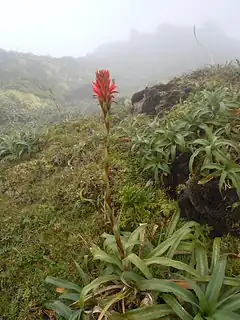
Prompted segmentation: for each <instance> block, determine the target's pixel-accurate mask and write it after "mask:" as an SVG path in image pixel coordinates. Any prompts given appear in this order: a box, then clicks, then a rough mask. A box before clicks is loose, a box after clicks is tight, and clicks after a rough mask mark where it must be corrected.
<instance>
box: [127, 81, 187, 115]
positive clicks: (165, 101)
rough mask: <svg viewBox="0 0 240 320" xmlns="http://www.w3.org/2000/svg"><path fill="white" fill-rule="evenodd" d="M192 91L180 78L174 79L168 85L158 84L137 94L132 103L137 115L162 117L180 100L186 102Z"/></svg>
mask: <svg viewBox="0 0 240 320" xmlns="http://www.w3.org/2000/svg"><path fill="white" fill-rule="evenodd" d="M191 90H192V89H191V88H189V87H188V86H186V85H185V84H184V83H183V82H182V81H180V78H174V79H173V80H171V81H169V82H168V83H166V84H157V85H154V86H152V87H146V88H145V89H143V90H141V91H138V92H135V93H134V94H133V96H132V98H131V101H132V105H133V108H134V111H135V112H136V113H145V114H147V115H158V116H160V117H162V116H164V113H165V112H166V111H169V110H170V109H171V108H172V107H173V106H174V105H175V104H177V103H178V102H179V101H180V100H181V101H184V100H185V99H186V98H187V97H188V94H189V92H190V91H191Z"/></svg>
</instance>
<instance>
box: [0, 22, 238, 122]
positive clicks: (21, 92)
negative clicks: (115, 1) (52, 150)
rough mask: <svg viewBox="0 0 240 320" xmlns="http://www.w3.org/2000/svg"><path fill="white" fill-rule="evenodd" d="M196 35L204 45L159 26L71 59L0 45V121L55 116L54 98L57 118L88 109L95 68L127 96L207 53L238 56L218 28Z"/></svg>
mask: <svg viewBox="0 0 240 320" xmlns="http://www.w3.org/2000/svg"><path fill="white" fill-rule="evenodd" d="M197 35H198V38H199V40H200V42H201V43H202V44H203V46H204V48H205V49H203V48H202V47H201V46H199V45H198V43H197V41H196V40H195V38H194V35H193V29H192V27H176V26H170V25H160V26H159V28H158V29H157V30H156V31H155V32H153V33H149V34H141V33H136V34H133V35H131V37H130V39H129V40H128V41H124V42H115V43H109V44H104V45H102V46H100V47H99V48H97V49H96V50H95V51H94V52H92V53H91V54H88V55H87V56H85V57H79V58H76V59H75V58H72V57H63V58H54V57H50V56H36V55H33V54H27V53H19V52H6V51H4V50H0V121H1V123H9V120H11V121H14V123H17V122H21V121H23V120H22V119H25V122H29V121H32V122H34V121H35V122H36V121H37V120H36V119H38V122H46V118H48V122H51V121H55V120H56V118H58V116H59V115H58V113H59V111H58V110H56V103H57V104H58V105H59V108H60V109H61V117H62V118H66V117H69V116H70V117H72V116H73V117H74V116H76V115H80V114H83V113H85V114H86V113H87V114H89V113H92V112H93V111H95V110H96V109H95V108H94V104H93V103H92V101H91V81H92V79H93V77H94V73H95V70H96V69H98V68H108V69H109V70H111V72H112V75H113V77H114V78H115V79H116V81H117V82H118V85H119V87H120V91H121V94H122V95H130V94H132V93H133V92H134V91H135V90H137V89H139V88H141V87H144V86H146V84H153V83H155V82H156V81H166V80H169V79H170V78H171V77H173V76H175V75H176V74H179V73H182V72H188V71H190V70H193V69H196V68H199V67H203V66H204V65H206V64H209V63H212V61H211V59H210V58H211V57H213V59H214V62H215V63H216V64H217V63H223V62H225V61H226V60H228V61H229V60H232V59H235V58H238V57H239V53H240V43H239V41H237V40H235V39H231V38H229V37H228V36H227V35H226V34H224V32H223V31H222V30H218V29H216V30H215V29H212V28H210V29H209V28H208V27H206V28H203V29H199V30H197ZM53 99H55V102H54V101H53ZM39 106H40V107H41V108H39ZM36 109H38V110H36ZM47 114H48V117H46V115H47ZM49 118H50V120H49Z"/></svg>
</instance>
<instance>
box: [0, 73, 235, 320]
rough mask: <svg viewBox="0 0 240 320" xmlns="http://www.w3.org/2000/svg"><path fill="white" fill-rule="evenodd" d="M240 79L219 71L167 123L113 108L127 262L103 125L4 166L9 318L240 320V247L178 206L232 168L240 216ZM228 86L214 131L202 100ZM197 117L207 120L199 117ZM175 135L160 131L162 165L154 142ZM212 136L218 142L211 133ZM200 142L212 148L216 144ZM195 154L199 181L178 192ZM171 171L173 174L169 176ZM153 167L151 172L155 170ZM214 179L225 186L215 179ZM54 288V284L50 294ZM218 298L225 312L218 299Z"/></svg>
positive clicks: (81, 125)
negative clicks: (180, 173)
mask: <svg viewBox="0 0 240 320" xmlns="http://www.w3.org/2000/svg"><path fill="white" fill-rule="evenodd" d="M230 69H231V68H230V67H223V68H222V69H217V70H215V71H214V70H212V71H211V72H212V75H211V77H212V78H211V77H210V75H209V74H208V75H207V77H206V78H205V81H208V82H209V83H210V84H211V83H213V82H214V79H213V78H216V79H217V83H216V84H215V86H213V88H212V87H211V86H210V84H209V85H207V84H206V83H204V85H203V84H202V86H203V87H201V89H199V91H197V90H196V92H195V94H194V95H192V96H190V97H189V98H188V99H187V100H186V101H185V102H184V103H183V104H181V103H180V104H179V105H177V106H175V108H174V109H173V110H172V111H171V112H170V113H169V114H168V115H166V116H165V118H164V119H158V118H155V119H153V118H149V117H146V116H144V115H132V114H128V113H127V112H125V111H124V110H123V109H122V107H120V106H113V113H112V115H111V123H112V129H111V135H110V136H109V143H110V152H109V155H108V160H109V178H110V181H109V182H110V185H111V199H112V203H113V204H114V209H115V211H114V212H115V215H116V214H117V217H119V220H120V221H118V219H116V222H117V223H118V230H119V231H120V230H121V232H120V241H121V242H122V246H123V251H124V258H123V257H121V255H120V252H119V247H118V246H117V245H116V240H115V239H116V237H114V232H116V230H114V232H113V230H112V227H111V223H108V221H109V220H108V217H109V214H108V212H106V209H107V206H106V198H105V196H106V194H105V192H104V191H105V186H106V185H105V183H106V182H105V178H104V174H103V168H104V166H105V165H106V160H107V159H106V158H104V157H103V154H104V151H105V143H106V135H105V129H104V126H103V123H102V118H99V117H98V116H94V117H89V118H82V119H79V120H76V121H72V122H65V123H63V124H61V125H58V126H52V127H49V128H48V131H47V132H45V133H44V134H43V135H41V143H40V144H39V146H40V147H39V148H38V149H37V150H36V151H35V152H34V153H31V154H30V155H28V156H27V157H25V156H23V157H21V156H20V157H16V158H14V157H13V158H11V157H10V158H6V159H5V160H4V161H1V166H0V188H1V201H0V207H1V217H0V219H1V230H0V237H1V253H0V257H1V260H0V261H1V262H0V268H1V275H0V290H1V295H0V297H1V298H0V311H1V312H0V315H1V317H3V318H4V317H5V318H6V319H39V318H41V317H45V319H49V318H51V317H52V318H53V319H54V318H56V317H58V318H59V319H61V317H63V319H64V317H65V318H66V319H68V318H70V319H71V317H72V318H73V319H74V318H76V319H78V318H80V317H82V318H84V317H85V318H91V317H92V318H93V319H98V318H99V317H100V319H101V317H102V319H108V318H109V319H111V318H113V319H122V318H124V317H125V318H126V319H146V318H149V319H151V317H152V319H158V318H160V317H162V316H164V317H167V319H174V318H176V319H178V318H180V319H185V318H186V319H193V318H194V317H196V318H197V317H198V318H199V319H201V317H202V318H203V319H204V317H205V318H206V317H212V318H214V317H215V316H216V315H214V313H216V314H217V316H218V312H219V310H221V312H222V310H223V312H224V315H225V316H226V312H228V316H232V317H234V316H236V314H237V316H239V314H238V313H239V309H236V307H235V305H237V303H238V299H239V296H238V295H239V282H238V281H239V280H238V278H237V276H238V275H239V270H240V266H239V241H238V238H234V237H233V236H230V235H227V236H224V237H223V238H222V240H221V247H220V240H219V238H217V239H216V240H214V241H213V240H211V239H209V237H208V234H209V233H208V230H207V229H206V227H205V226H200V225H199V224H198V223H197V222H184V221H182V220H180V214H181V215H182V208H181V206H180V208H179V206H178V202H179V193H180V195H181V194H182V192H183V191H185V192H186V190H187V189H188V184H190V183H193V182H192V181H195V180H197V182H198V181H201V183H203V184H198V185H197V186H200V187H202V186H204V187H205V186H206V184H207V183H209V181H208V182H206V181H207V180H208V179H211V180H210V182H211V181H212V179H213V180H214V179H216V178H215V176H216V175H217V176H219V177H221V175H222V172H223V171H227V170H229V169H228V167H227V159H228V160H229V161H231V168H230V171H229V173H230V175H229V173H228V174H227V175H226V176H225V173H224V175H223V177H224V176H225V179H222V181H223V183H222V185H221V184H220V183H219V181H220V180H217V179H216V182H217V187H216V188H217V190H218V191H219V193H220V191H221V193H220V195H221V197H223V199H225V200H224V201H225V202H227V201H226V198H224V197H225V196H226V193H225V192H227V193H228V192H229V191H231V192H232V191H233V192H234V197H233V198H234V202H233V203H232V204H234V205H233V208H231V212H232V213H234V210H235V213H236V210H237V202H238V195H237V191H238V189H237V187H236V186H237V185H236V184H234V182H233V181H234V176H236V175H237V174H238V171H237V170H235V169H234V168H236V169H238V160H237V157H238V148H239V140H238V137H239V117H238V107H237V106H239V104H238V102H239V100H238V98H237V90H236V87H235V86H234V83H233V81H231V82H232V83H233V85H232V87H231V86H230V85H229V84H228V82H227V81H228V80H226V79H229V78H230V75H231V76H232V75H233V74H234V75H236V73H235V71H234V72H232V71H231V70H230ZM226 74H228V75H227V76H226ZM221 75H222V77H221ZM225 80H226V81H225ZM224 81H225V82H224ZM219 82H220V83H219ZM223 84H225V85H224V86H225V87H228V90H225V91H226V92H227V93H226V92H225V91H224V92H225V93H224V94H225V95H226V96H224V98H221V99H225V100H226V101H225V104H226V105H227V110H225V111H223V114H222V116H221V119H219V117H220V116H219V115H218V113H217V112H215V113H216V115H217V116H214V117H213V118H212V119H211V118H210V117H209V113H208V117H207V120H206V123H205V121H204V126H203V127H202V124H203V120H202V119H199V118H198V116H197V115H196V114H195V113H194V112H192V111H191V112H189V111H188V110H192V109H191V108H193V109H194V106H195V105H196V104H197V103H198V101H200V97H201V99H203V93H201V92H202V91H204V90H205V91H211V90H213V91H214V95H216V94H218V93H216V92H215V91H216V90H217V88H218V87H219V86H220V85H223ZM209 86H210V87H209ZM214 88H215V89H214ZM220 92H222V89H221V90H220ZM234 92H235V93H234ZM205 95H206V92H205V93H204V97H205ZM204 99H205V98H204ZM213 100H214V99H213ZM213 100H211V102H209V103H206V101H205V100H204V103H203V102H202V104H203V105H206V109H207V111H208V110H210V109H211V110H212V109H213V108H210V105H212V104H213V102H212V101H213ZM199 109H202V108H199ZM214 110H215V109H214ZM195 111H196V113H197V114H198V113H200V114H201V113H204V112H206V110H203V111H197V108H196V110H195ZM211 112H213V111H211ZM224 112H226V114H228V115H227V117H225V116H224ZM215 113H214V114H215ZM183 115H184V116H185V117H186V118H184V117H183ZM190 117H195V120H193V119H192V120H191V119H189V118H190ZM202 117H203V115H202ZM183 118H184V121H186V122H189V123H192V125H191V130H189V129H188V130H189V131H188V130H186V127H182V129H183V130H181V129H178V126H176V125H175V124H176V121H178V122H177V124H178V125H179V127H180V128H181V126H183V125H182V124H181V121H183V120H182V119H183ZM217 118H218V119H217ZM170 121H171V122H170ZM191 121H192V122H191ZM208 121H209V122H211V123H207V122H208ZM216 121H218V124H215V122H216ZM219 123H221V124H220V125H219ZM165 125H166V128H167V130H172V131H171V132H172V135H171V136H170V135H168V136H166V137H164V136H163V135H162V133H161V132H158V138H159V141H160V142H161V146H160V147H159V150H161V152H160V151H159V152H158V150H155V151H154V152H156V153H154V157H153V153H152V150H153V148H155V147H156V145H154V144H153V145H151V147H150V148H149V146H148V143H149V136H150V135H151V132H154V131H155V130H158V129H160V130H162V129H163V128H164V126H165ZM205 125H207V128H206V126H205ZM222 127H224V131H223V132H222ZM208 128H210V131H207V132H206V130H208ZM173 129H174V130H175V131H174V132H173ZM218 129H219V130H220V131H219V132H216V130H218ZM151 130H152V131H151ZM178 130H179V131H178ZM184 130H185V131H184ZM179 134H181V135H182V136H183V138H184V142H183V141H182V140H183V139H182V137H180V138H179V136H178V135H179ZM156 135H157V134H156ZM212 136H213V137H212ZM144 137H145V138H146V139H145V140H144ZM154 137H155V136H154V135H152V138H154ZM155 138H156V137H155ZM160 138H161V139H160ZM140 139H142V140H143V141H141V144H140V143H139V141H140ZM198 139H202V140H204V141H205V142H204V145H203V144H201V143H198V142H199V141H197V140H198ZM156 140H157V139H156ZM212 140H213V141H214V144H212V145H211V142H212ZM219 141H220V142H219ZM155 142H156V141H155ZM155 142H154V143H155ZM160 142H159V143H160ZM193 142H194V143H193ZM218 142H219V144H218ZM225 142H227V143H225ZM209 144H210V145H211V147H212V149H211V148H210V149H211V151H216V152H218V153H219V150H220V153H219V154H220V156H219V154H218V153H215V154H213V156H212V158H211V154H210V155H209V153H208V150H209V148H207V147H208V146H209ZM172 145H173V147H172ZM203 147H204V150H203V151H199V153H198V154H197V155H196V156H194V157H193V158H194V159H193V161H192V169H191V168H189V162H190V158H191V156H192V155H193V154H194V152H196V150H198V149H200V148H203ZM206 148H207V149H206ZM162 149H164V152H162ZM201 150H202V149H201ZM206 150H207V152H206ZM147 151H149V153H148V154H147ZM186 151H188V152H189V157H188V158H187V168H188V172H187V178H188V179H189V175H190V178H191V179H190V181H187V182H186V181H183V185H180V186H179V183H176V188H175V184H174V183H173V176H174V169H175V164H176V162H177V161H179V158H180V154H181V153H185V154H186ZM221 152H222V153H224V159H223V160H221V158H220V157H221V155H222V153H221ZM227 153H229V154H230V156H228V155H227ZM156 154H157V156H158V157H159V158H157V156H156ZM215 155H217V156H216V157H215ZM208 156H209V158H208ZM147 157H149V159H150V160H148V159H147ZM146 159H147V160H146ZM155 159H156V160H155ZM159 159H160V160H159ZM162 159H164V161H165V162H162ZM166 160H168V161H166ZM209 160H211V161H212V162H211V161H209ZM147 161H149V162H147ZM154 161H155V162H154ZM223 161H226V163H223ZM232 162H234V166H233V164H232ZM152 163H154V164H158V165H159V167H160V168H158V169H157V170H158V176H157V174H156V171H157V170H156V168H155V167H154V166H153V167H152V166H149V165H150V164H152ZM164 163H165V164H166V165H167V166H168V169H169V170H165V171H164V172H163V171H162V169H161V166H162V165H163V164H164ZM211 165H219V166H221V170H220V169H219V167H214V168H213V169H211V168H208V167H207V168H204V166H211ZM146 166H149V168H147V169H145V168H146ZM223 166H224V170H223V169H222V167H223ZM232 166H233V168H232ZM144 169H145V170H144ZM213 170H215V171H213ZM191 171H192V172H191ZM170 172H171V174H170ZM231 173H232V175H231ZM211 174H214V175H215V176H214V177H213V178H211ZM191 175H193V177H192V176H191ZM231 177H233V180H232V179H231ZM237 177H238V176H237ZM174 178H175V177H174ZM180 178H181V177H180ZM194 179H195V180H194ZM175 180H176V179H175ZM235 180H236V178H235ZM174 182H175V181H174ZM177 182H179V181H177ZM237 182H238V180H237ZM169 184H170V188H169ZM173 186H174V188H173ZM163 187H164V188H165V187H167V189H166V190H165V189H164V188H163ZM195 187H196V186H195V185H194V188H195ZM170 189H174V191H175V193H176V195H174V197H173V198H174V199H170V198H169V195H170V196H172V194H173V193H174V192H172V193H171V192H170V191H171V190H170ZM175 189H176V190H175ZM225 189H226V190H225ZM104 199H105V200H104ZM221 199H222V198H221ZM224 201H223V202H224ZM104 202H105V205H103V204H104ZM150 203H151V205H150ZM149 208H150V210H149ZM180 209H181V210H180ZM233 209H234V210H233ZM229 210H230V209H229ZM115 215H114V216H115ZM190 218H191V217H190ZM189 220H191V219H189ZM236 221H237V220H235V229H237V222H236ZM139 224H141V225H140V226H139ZM118 230H117V231H118ZM101 234H102V235H103V236H102V237H100V235H101ZM116 235H117V236H119V234H118V233H116V234H115V236H116ZM90 247H91V248H92V252H89V248H90ZM226 257H227V263H226V261H225V260H226ZM125 269H126V270H125ZM225 270H226V271H225ZM220 276H221V279H222V280H221V281H220V282H219V287H218V288H216V287H214V286H213V283H215V282H216V281H215V280H212V281H211V279H215V278H216V277H218V279H220ZM46 277H47V282H48V284H46V283H44V279H45V278H46ZM102 277H103V278H102ZM57 279H58V280H57ZM59 279H64V280H61V281H60V280H59ZM96 279H97V280H96ZM99 279H100V280H99ZM105 281H106V282H105ZM198 287H200V289H201V291H200V290H199V288H198ZM207 288H208V289H207ZM226 290H227V291H226ZM212 292H214V293H212ZM224 292H228V293H227V294H224ZM2 293H3V294H2ZM213 295H214V297H215V296H216V298H217V301H214V299H212V298H211V297H212V296H213ZM54 297H55V298H56V301H55V300H54ZM228 299H229V300H228ZM51 300H54V301H55V302H54V301H52V302H51ZM225 302H226V303H225ZM229 302H232V303H231V304H230V303H229ZM226 305H229V306H231V308H230V309H228V308H227V307H226ZM180 310H182V312H181V311H180ZM234 313H235V315H234ZM58 314H61V315H62V316H60V315H58ZM184 317H185V318H184ZM198 318H197V319H198ZM233 319H234V318H233Z"/></svg>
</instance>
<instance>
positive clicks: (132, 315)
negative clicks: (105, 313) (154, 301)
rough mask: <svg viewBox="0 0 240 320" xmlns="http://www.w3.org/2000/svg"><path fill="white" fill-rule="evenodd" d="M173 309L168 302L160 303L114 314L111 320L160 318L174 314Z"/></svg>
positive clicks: (152, 319) (153, 319) (150, 319)
mask: <svg viewBox="0 0 240 320" xmlns="http://www.w3.org/2000/svg"><path fill="white" fill-rule="evenodd" d="M172 314H173V311H172V308H170V307H169V306H168V305H167V304H160V305H155V306H150V307H145V308H138V309H134V310H131V311H128V312H126V313H125V314H119V315H118V314H113V315H112V316H111V318H110V319H111V320H122V319H123V320H158V319H160V318H163V317H166V316H169V315H172Z"/></svg>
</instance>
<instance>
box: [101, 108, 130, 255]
mask: <svg viewBox="0 0 240 320" xmlns="http://www.w3.org/2000/svg"><path fill="white" fill-rule="evenodd" d="M109 118H110V115H109V111H108V112H106V114H104V124H105V127H106V146H105V158H104V171H105V178H106V193H105V199H104V200H105V206H106V207H107V211H108V215H107V216H108V218H109V221H110V224H111V229H112V233H113V235H114V237H115V240H116V244H117V248H118V252H119V255H120V257H121V259H122V260H123V259H124V258H125V252H124V248H123V244H122V240H121V237H120V232H119V229H118V226H117V223H116V219H115V216H114V210H113V206H112V202H111V187H110V174H109V146H110V139H109V133H110V121H109V120H110V119H109Z"/></svg>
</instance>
